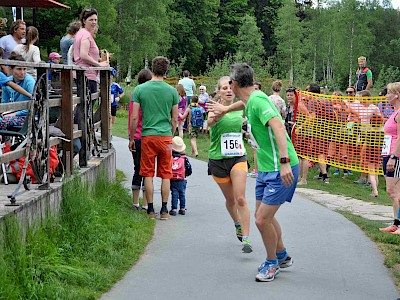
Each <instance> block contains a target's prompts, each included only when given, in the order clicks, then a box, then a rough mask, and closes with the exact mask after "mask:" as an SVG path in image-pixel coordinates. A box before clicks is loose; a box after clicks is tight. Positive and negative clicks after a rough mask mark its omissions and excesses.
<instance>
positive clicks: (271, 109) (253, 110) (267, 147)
mask: <svg viewBox="0 0 400 300" xmlns="http://www.w3.org/2000/svg"><path fill="white" fill-rule="evenodd" d="M246 115H247V118H248V122H249V124H250V125H251V132H252V133H253V135H254V138H255V139H256V141H257V143H258V145H259V146H260V149H257V162H258V171H260V172H276V171H279V170H280V168H281V165H280V163H279V159H280V157H279V149H278V145H277V143H276V140H275V135H274V132H273V130H272V128H271V127H269V126H268V124H267V123H268V121H269V120H270V119H272V118H273V117H278V118H279V119H280V120H281V121H282V123H283V120H282V117H281V115H280V114H279V112H278V110H277V109H276V107H275V105H274V104H273V103H272V102H271V100H269V99H268V96H267V95H266V94H264V93H263V92H262V91H254V92H253V93H252V94H251V95H250V98H249V101H248V102H247V105H246ZM285 134H286V141H287V145H288V154H289V158H290V165H291V166H295V165H297V164H298V163H299V159H298V158H297V154H296V151H295V150H294V147H293V144H292V141H291V140H290V138H289V136H288V134H287V133H286V131H285Z"/></svg>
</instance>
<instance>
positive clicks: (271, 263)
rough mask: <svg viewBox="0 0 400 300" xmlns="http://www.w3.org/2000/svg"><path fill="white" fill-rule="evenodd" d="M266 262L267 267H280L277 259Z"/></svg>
mask: <svg viewBox="0 0 400 300" xmlns="http://www.w3.org/2000/svg"><path fill="white" fill-rule="evenodd" d="M265 262H266V263H267V265H275V266H276V265H278V260H277V259H274V260H272V259H266V260H265Z"/></svg>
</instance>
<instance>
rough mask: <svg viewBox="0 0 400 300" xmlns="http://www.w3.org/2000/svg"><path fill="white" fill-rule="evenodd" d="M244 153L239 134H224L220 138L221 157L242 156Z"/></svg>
mask: <svg viewBox="0 0 400 300" xmlns="http://www.w3.org/2000/svg"><path fill="white" fill-rule="evenodd" d="M244 153H245V149H244V145H243V139H242V134H241V133H236V132H231V133H224V134H223V135H222V136H221V154H222V155H223V156H243V155H244Z"/></svg>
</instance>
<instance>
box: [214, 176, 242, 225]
mask: <svg viewBox="0 0 400 300" xmlns="http://www.w3.org/2000/svg"><path fill="white" fill-rule="evenodd" d="M218 185H219V188H220V189H221V191H222V193H223V194H224V197H225V206H226V209H227V211H228V212H229V215H230V216H231V218H232V220H233V222H240V219H239V215H238V209H237V207H236V203H235V197H234V195H233V185H232V182H231V181H230V182H226V183H218ZM242 230H243V228H242ZM242 232H243V231H242Z"/></svg>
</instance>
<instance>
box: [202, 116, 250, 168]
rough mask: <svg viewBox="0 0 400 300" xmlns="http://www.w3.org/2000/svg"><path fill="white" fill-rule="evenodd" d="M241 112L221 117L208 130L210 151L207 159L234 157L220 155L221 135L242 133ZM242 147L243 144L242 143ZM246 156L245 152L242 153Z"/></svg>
mask: <svg viewBox="0 0 400 300" xmlns="http://www.w3.org/2000/svg"><path fill="white" fill-rule="evenodd" d="M242 123H243V111H242V110H241V111H233V112H230V113H227V114H226V115H225V116H223V117H222V118H221V119H220V120H219V121H218V122H217V124H215V125H214V126H212V127H211V128H210V150H209V151H208V158H210V159H217V160H218V159H224V158H232V157H234V156H223V155H222V153H221V135H222V134H224V133H230V132H234V133H237V132H240V133H242ZM243 145H244V143H243ZM244 154H246V150H245V152H244Z"/></svg>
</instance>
